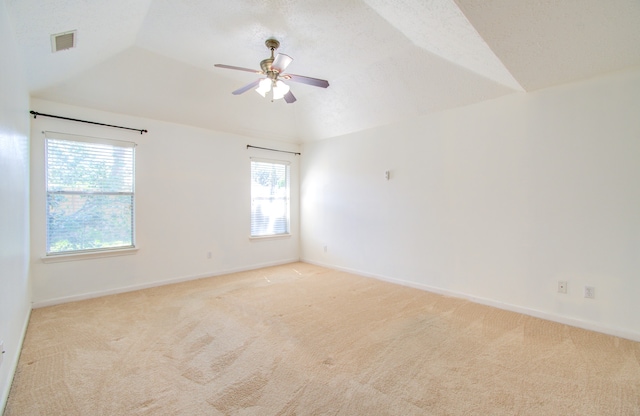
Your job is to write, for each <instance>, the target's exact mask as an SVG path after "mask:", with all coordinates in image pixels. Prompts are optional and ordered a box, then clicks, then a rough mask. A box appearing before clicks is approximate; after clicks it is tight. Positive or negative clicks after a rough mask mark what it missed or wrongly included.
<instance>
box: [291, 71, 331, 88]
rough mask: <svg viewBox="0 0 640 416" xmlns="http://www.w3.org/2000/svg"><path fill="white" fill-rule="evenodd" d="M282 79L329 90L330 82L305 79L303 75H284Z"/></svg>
mask: <svg viewBox="0 0 640 416" xmlns="http://www.w3.org/2000/svg"><path fill="white" fill-rule="evenodd" d="M280 78H284V79H288V80H291V81H295V82H301V83H303V84H308V85H313V86H314V87H321V88H327V87H328V86H329V81H325V80H324V79H318V78H311V77H303V76H302V75H294V74H282V75H281V76H280Z"/></svg>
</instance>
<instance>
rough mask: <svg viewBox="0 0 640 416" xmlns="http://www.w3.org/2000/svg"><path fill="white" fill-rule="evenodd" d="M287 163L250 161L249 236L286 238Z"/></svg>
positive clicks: (287, 232)
mask: <svg viewBox="0 0 640 416" xmlns="http://www.w3.org/2000/svg"><path fill="white" fill-rule="evenodd" d="M289 181H290V180H289V164H288V162H277V161H264V160H259V159H254V160H252V161H251V236H252V237H261V236H270V235H283V234H289V210H290V208H289V205H290V202H289V194H290V190H289V186H290V185H289Z"/></svg>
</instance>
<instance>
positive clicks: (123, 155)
mask: <svg viewBox="0 0 640 416" xmlns="http://www.w3.org/2000/svg"><path fill="white" fill-rule="evenodd" d="M45 137H46V152H45V153H46V169H45V170H46V176H47V178H46V184H47V255H53V254H68V253H77V252H83V251H97V250H106V249H122V248H133V247H134V182H135V177H134V175H135V143H131V142H121V141H116V140H113V141H112V140H105V139H93V138H88V137H83V136H75V135H67V134H60V133H52V132H46V133H45Z"/></svg>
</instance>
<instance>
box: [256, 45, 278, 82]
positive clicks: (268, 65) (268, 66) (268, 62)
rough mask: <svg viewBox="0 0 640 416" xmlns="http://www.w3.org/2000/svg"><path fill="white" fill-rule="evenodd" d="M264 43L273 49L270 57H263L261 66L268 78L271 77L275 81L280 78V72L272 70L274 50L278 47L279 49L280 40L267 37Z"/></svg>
mask: <svg viewBox="0 0 640 416" xmlns="http://www.w3.org/2000/svg"><path fill="white" fill-rule="evenodd" d="M264 44H265V45H266V46H267V48H269V50H270V51H271V57H269V58H267V59H263V60H262V61H261V62H260V68H261V69H262V72H264V73H265V75H266V76H267V77H268V78H270V79H272V80H274V81H275V80H276V79H277V78H278V72H277V71H273V70H271V64H273V60H274V56H273V53H274V51H275V50H276V49H278V48H279V47H280V42H279V41H278V40H277V39H267V40H266V41H265V42H264Z"/></svg>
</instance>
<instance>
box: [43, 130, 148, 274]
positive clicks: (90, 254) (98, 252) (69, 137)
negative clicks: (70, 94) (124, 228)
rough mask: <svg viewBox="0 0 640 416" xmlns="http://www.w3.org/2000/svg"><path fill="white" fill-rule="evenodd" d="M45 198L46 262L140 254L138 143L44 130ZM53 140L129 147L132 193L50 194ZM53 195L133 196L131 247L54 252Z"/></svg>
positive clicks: (44, 259) (80, 192)
mask: <svg viewBox="0 0 640 416" xmlns="http://www.w3.org/2000/svg"><path fill="white" fill-rule="evenodd" d="M43 133H44V135H45V138H44V188H45V189H44V195H45V201H44V205H45V247H44V252H45V256H44V257H42V260H43V262H46V263H48V262H57V261H66V260H80V259H85V258H98V257H111V256H119V255H129V254H135V252H137V251H138V248H137V246H136V228H137V227H136V146H137V144H136V143H134V142H130V141H124V140H115V139H105V138H98V137H91V136H86V135H75V134H69V133H58V132H51V131H44V132H43ZM50 140H63V141H68V142H77V143H90V144H98V145H107V146H112V147H120V148H130V149H131V174H130V175H131V176H130V180H131V192H110V191H98V192H95V191H88V192H82V191H72V192H71V191H70V192H65V191H51V190H50V189H49V186H50V183H49V164H50V162H49V159H50V156H51V155H50V153H49V146H50V144H49V141H50ZM51 194H61V195H92V196H96V195H128V196H130V197H131V244H126V245H119V246H111V247H95V248H83V249H74V250H65V251H51V246H50V241H51V240H50V238H51V235H50V227H49V224H50V223H49V196H50V195H51Z"/></svg>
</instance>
